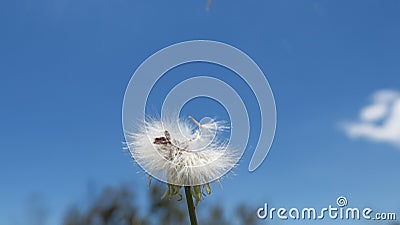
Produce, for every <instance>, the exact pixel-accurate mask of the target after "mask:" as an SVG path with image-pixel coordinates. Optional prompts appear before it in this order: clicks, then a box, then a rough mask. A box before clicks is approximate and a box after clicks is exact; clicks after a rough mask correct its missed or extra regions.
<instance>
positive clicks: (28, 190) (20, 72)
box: [0, 0, 400, 224]
mask: <svg viewBox="0 0 400 225" xmlns="http://www.w3.org/2000/svg"><path fill="white" fill-rule="evenodd" d="M205 5H206V1H140V2H139V1H126V0H116V1H104V0H98V1H77V0H54V1H46V0H38V1H29V0H14V1H2V6H1V7H0V29H1V38H0V40H1V41H0V52H1V53H0V76H1V82H0V100H1V110H0V124H1V128H0V132H1V133H0V136H1V139H0V148H1V157H0V177H1V180H2V182H1V184H2V185H1V187H0V199H1V202H2V204H0V223H1V224H27V222H26V218H23V217H21V215H24V214H25V212H26V210H27V202H28V201H29V199H30V197H31V196H32V195H40V196H42V198H43V199H44V201H45V203H46V205H47V208H48V210H49V218H48V224H57V223H59V222H60V221H61V219H62V216H63V213H64V211H65V209H66V207H68V206H69V205H70V204H72V203H76V202H78V204H79V203H81V202H84V200H85V198H86V197H87V189H88V184H94V185H95V186H96V187H98V188H99V189H100V188H101V187H103V186H104V185H117V184H120V183H121V182H132V183H134V184H135V189H136V190H137V192H139V193H145V191H146V182H145V181H146V178H145V177H144V175H143V174H142V173H138V171H140V168H139V167H138V166H136V165H135V164H134V163H133V162H132V160H131V158H130V156H129V155H128V154H127V153H126V152H124V151H122V147H123V146H122V144H121V142H122V141H123V140H124V139H123V132H122V124H121V110H122V109H121V108H122V101H123V96H124V91H125V88H126V86H127V84H128V82H129V80H130V78H131V76H132V74H133V72H134V71H135V69H136V68H137V67H138V66H139V65H140V64H141V63H142V61H143V60H144V59H146V58H147V57H149V56H150V55H151V54H153V53H155V52H156V51H158V50H160V49H162V48H164V47H166V46H168V45H171V44H174V43H177V42H181V41H186V40H193V39H210V40H216V41H221V42H225V43H228V44H230V45H233V46H235V47H237V48H239V49H241V50H242V51H244V52H245V53H247V54H248V55H249V56H251V57H252V59H253V60H254V61H255V62H256V63H257V64H258V65H259V66H260V68H261V69H262V70H263V71H264V73H265V74H266V77H267V78H268V81H269V83H270V85H271V87H272V90H273V92H274V96H275V100H276V106H277V112H278V121H277V130H276V136H275V141H274V144H273V146H272V148H271V150H270V153H269V155H268V156H267V159H266V161H264V163H263V164H262V166H261V167H260V168H258V169H257V170H256V171H255V172H253V173H249V172H248V171H247V167H248V163H249V160H250V156H251V154H252V152H251V149H250V150H248V151H246V153H245V156H244V158H243V159H242V163H241V165H240V167H239V168H238V169H237V170H236V173H237V176H236V177H230V178H227V179H225V180H224V181H223V185H224V188H223V189H222V190H221V189H219V188H218V187H217V186H216V187H215V188H214V190H215V192H214V194H213V195H212V196H211V197H210V198H208V199H206V201H205V202H206V203H204V205H207V204H212V203H213V202H215V203H216V202H220V203H223V204H226V205H227V207H226V208H227V209H228V210H229V207H230V206H231V205H234V204H236V203H239V202H246V203H247V204H248V205H251V206H252V207H259V206H260V207H261V205H262V204H263V203H264V202H268V203H270V204H272V205H277V206H278V205H279V206H285V207H293V206H299V207H301V206H309V205H312V206H314V205H315V206H316V207H317V206H320V205H322V206H325V205H328V204H333V203H334V201H335V200H336V198H337V197H338V196H340V195H344V196H346V197H347V198H348V200H349V204H351V205H352V206H359V207H364V206H369V207H372V208H374V209H376V210H382V211H385V210H388V211H396V212H398V213H400V196H399V195H398V190H399V188H400V182H399V180H398V171H399V169H400V164H399V163H398V160H399V159H400V148H399V147H396V145H394V144H393V143H390V142H388V141H382V142H376V141H372V140H370V138H368V137H366V138H361V139H353V138H349V137H348V136H347V133H346V132H345V131H344V130H343V129H342V128H341V124H342V123H343V122H346V121H357V120H358V117H359V113H360V110H362V109H363V108H365V107H366V106H367V105H369V104H371V102H372V100H371V98H372V96H373V95H374V93H376V92H378V91H380V90H395V91H399V90H400V87H399V84H400V83H399V81H400V80H399V76H400V66H399V62H398V59H399V58H400V42H399V40H400V26H399V21H400V14H399V10H400V2H399V1H396V0H388V1H369V0H367V1H326V0H321V1H317V0H315V1H311V0H307V1H288V0H282V1H257V2H256V1H251V2H249V1H229V2H227V1H217V0H214V1H213V4H212V8H211V10H210V11H209V12H207V11H206V10H205ZM194 69H195V70H196V71H197V70H199V71H201V72H205V73H210V74H214V73H216V74H221V75H220V76H222V75H223V74H224V72H223V71H219V70H221V69H220V68H215V67H210V66H209V67H206V68H202V67H201V66H199V65H192V67H189V69H187V68H186V69H185V68H181V69H180V68H177V70H176V71H173V73H176V74H179V73H180V71H181V72H182V77H184V76H188V75H187V74H186V75H184V72H185V71H187V70H190V71H193V70H194ZM216 76H217V75H216ZM225 77H228V76H225ZM226 79H227V82H228V81H232V82H233V84H232V85H236V87H237V89H238V90H239V92H241V93H243V95H244V96H246V97H247V98H248V99H249V102H250V103H249V105H250V107H253V106H254V102H253V103H252V101H254V99H252V95H251V93H249V92H248V90H247V89H246V88H245V85H243V84H240V82H236V81H235V80H234V79H233V78H232V79H233V80H230V79H231V78H226ZM177 80H179V79H176V80H174V79H170V80H167V79H164V82H165V84H164V85H162V82H160V85H159V86H160V89H162V90H164V89H166V88H167V87H168V84H169V85H170V84H171V83H173V82H177ZM160 96H161V95H160ZM160 96H155V98H154V102H151V104H154V107H155V109H157V107H158V106H157V101H158V100H157V98H160ZM207 104H211V103H205V102H201V100H200V101H199V103H197V104H192V105H190V104H189V105H187V110H188V112H191V111H195V112H198V113H199V115H204V114H207V113H209V112H208V111H201V110H204V109H205V107H204V105H207ZM215 107H217V108H218V106H215ZM216 112H219V113H220V114H221V115H216V116H217V117H218V116H221V117H224V116H226V115H225V114H224V112H223V111H222V110H216ZM254 115H255V117H257V115H256V113H255V114H254ZM256 122H257V121H256ZM256 122H255V125H254V127H255V128H253V129H255V130H256V129H257V125H256V124H257V123H256ZM399 139H400V137H399ZM255 141H256V140H255V139H254V137H253V138H251V139H250V142H252V143H255ZM243 190H246V191H243ZM306 222H307V221H306ZM329 222H330V221H324V224H329ZM284 223H285V222H282V221H274V224H284ZM287 223H288V222H287ZM298 223H302V222H298ZM355 224H356V223H355Z"/></svg>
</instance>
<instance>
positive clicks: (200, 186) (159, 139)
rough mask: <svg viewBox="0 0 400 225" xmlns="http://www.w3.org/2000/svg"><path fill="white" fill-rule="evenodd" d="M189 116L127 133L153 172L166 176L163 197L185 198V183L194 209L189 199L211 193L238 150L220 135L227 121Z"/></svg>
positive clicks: (137, 155)
mask: <svg viewBox="0 0 400 225" xmlns="http://www.w3.org/2000/svg"><path fill="white" fill-rule="evenodd" d="M189 119H190V120H191V121H188V120H182V119H179V120H177V121H174V120H172V119H170V120H167V121H163V122H161V121H160V120H154V119H153V120H150V121H146V122H145V123H144V124H143V125H142V126H140V127H139V129H138V131H137V132H132V133H129V134H128V135H127V146H128V147H129V150H130V153H131V155H132V156H133V158H134V159H135V160H136V162H137V163H138V164H140V165H141V166H142V167H143V168H145V169H146V170H147V171H148V172H149V173H150V176H151V175H153V174H157V177H164V178H165V179H166V180H165V181H166V182H167V184H168V188H167V190H166V192H165V193H164V195H163V198H164V197H173V196H179V198H180V199H181V198H182V195H181V194H180V189H181V187H182V186H185V193H186V197H187V200H188V206H189V212H190V210H191V209H190V205H191V204H190V203H189V200H190V201H193V199H192V197H194V199H195V200H196V204H197V202H199V201H200V200H202V197H203V196H206V195H210V194H211V188H210V185H209V183H210V182H211V181H213V180H216V179H218V178H219V177H221V176H222V175H224V173H226V172H227V171H228V170H229V169H231V168H233V167H234V166H235V164H236V162H237V159H238V153H237V151H235V149H231V148H228V146H229V145H228V142H227V141H223V140H220V138H218V133H220V132H222V131H224V130H226V129H227V128H228V127H227V126H225V125H224V123H223V122H221V121H215V120H209V121H208V122H205V123H203V124H201V123H199V122H198V121H197V120H195V119H194V118H193V117H189ZM194 125H196V126H194ZM150 182H151V177H150V178H149V184H150ZM188 196H192V197H190V199H188ZM193 210H194V209H193ZM192 214H193V212H192ZM192 214H191V221H192V216H193V215H192ZM194 216H195V214H194Z"/></svg>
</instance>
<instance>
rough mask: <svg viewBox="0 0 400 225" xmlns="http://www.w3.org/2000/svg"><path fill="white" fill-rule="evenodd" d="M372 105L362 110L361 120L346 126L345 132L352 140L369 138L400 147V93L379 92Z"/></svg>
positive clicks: (391, 91) (390, 91)
mask: <svg viewBox="0 0 400 225" xmlns="http://www.w3.org/2000/svg"><path fill="white" fill-rule="evenodd" d="M372 100H373V101H372V104H370V105H368V106H366V107H364V108H363V109H361V112H360V115H359V120H358V121H357V122H351V123H346V124H344V126H343V128H344V130H345V132H346V133H347V134H348V135H349V136H350V137H352V138H367V139H369V140H372V141H377V142H387V143H391V144H395V145H397V146H399V147H400V92H397V91H393V90H382V91H378V92H376V93H375V94H374V95H373V98H372Z"/></svg>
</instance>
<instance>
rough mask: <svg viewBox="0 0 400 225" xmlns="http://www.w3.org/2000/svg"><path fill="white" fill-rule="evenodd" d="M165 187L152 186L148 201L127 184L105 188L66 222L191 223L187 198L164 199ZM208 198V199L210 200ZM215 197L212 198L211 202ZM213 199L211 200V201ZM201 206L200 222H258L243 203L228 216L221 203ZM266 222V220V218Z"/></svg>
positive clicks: (102, 224) (251, 224)
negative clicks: (138, 195) (142, 200)
mask: <svg viewBox="0 0 400 225" xmlns="http://www.w3.org/2000/svg"><path fill="white" fill-rule="evenodd" d="M164 188H165V187H164V186H161V185H160V184H156V185H152V187H151V188H150V190H149V191H148V194H147V196H145V197H146V201H147V202H146V203H145V204H144V203H143V202H140V203H139V202H138V201H137V200H138V198H137V196H136V195H135V193H134V191H133V188H132V187H129V186H127V185H121V186H119V187H108V188H105V189H104V190H103V191H102V192H101V193H100V194H99V195H97V196H95V197H94V199H93V200H92V201H91V203H90V204H89V205H88V206H87V207H84V208H82V207H79V206H77V205H75V206H71V207H70V208H69V209H68V210H67V212H66V214H65V218H64V222H63V225H179V224H189V219H188V215H187V209H186V204H185V200H184V199H183V200H182V201H178V200H179V199H178V198H173V199H163V200H162V199H161V196H162V195H163V192H164V191H165V190H164ZM207 200H208V199H206V200H205V201H207ZM211 200H212V196H211V197H210V201H211ZM211 202H212V201H211ZM199 204H204V205H202V206H201V207H200V206H199V207H198V208H199V212H198V219H199V224H210V225H231V224H238V225H239V224H246V225H256V224H259V223H257V222H260V221H257V219H256V216H255V209H253V208H250V207H247V206H245V205H240V206H238V207H236V209H235V210H234V212H232V216H229V217H228V216H227V215H226V212H225V210H224V209H223V207H222V206H221V205H212V203H210V202H208V203H205V202H200V203H199ZM263 222H264V224H265V221H263Z"/></svg>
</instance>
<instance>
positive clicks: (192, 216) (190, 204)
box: [185, 186, 197, 225]
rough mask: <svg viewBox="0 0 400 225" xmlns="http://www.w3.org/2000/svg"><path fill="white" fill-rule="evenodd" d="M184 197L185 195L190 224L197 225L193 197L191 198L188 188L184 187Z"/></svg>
mask: <svg viewBox="0 0 400 225" xmlns="http://www.w3.org/2000/svg"><path fill="white" fill-rule="evenodd" d="M185 195H186V201H187V206H188V210H189V217H190V224H191V225H197V218H196V211H195V209H194V204H193V197H192V193H191V191H190V186H185Z"/></svg>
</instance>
